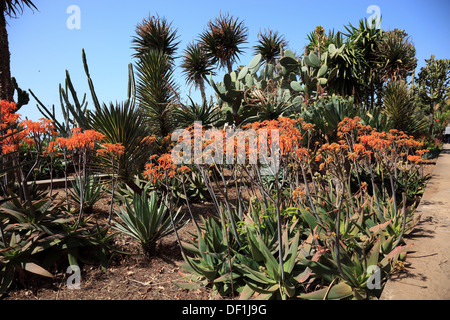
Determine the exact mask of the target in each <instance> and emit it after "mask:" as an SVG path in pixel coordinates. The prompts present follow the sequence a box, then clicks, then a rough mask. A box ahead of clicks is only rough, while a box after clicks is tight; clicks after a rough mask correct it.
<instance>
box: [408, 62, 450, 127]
mask: <svg viewBox="0 0 450 320" xmlns="http://www.w3.org/2000/svg"><path fill="white" fill-rule="evenodd" d="M425 62H426V63H427V64H426V66H425V67H422V68H421V69H420V72H419V74H418V77H417V78H416V85H417V88H416V90H417V95H418V98H419V101H420V102H421V103H422V104H424V105H426V106H428V114H429V115H430V126H429V133H430V134H433V125H434V121H433V120H434V113H435V110H436V106H437V105H438V104H441V103H444V101H445V100H447V99H449V98H450V60H449V59H435V56H434V55H432V56H431V57H430V59H425Z"/></svg>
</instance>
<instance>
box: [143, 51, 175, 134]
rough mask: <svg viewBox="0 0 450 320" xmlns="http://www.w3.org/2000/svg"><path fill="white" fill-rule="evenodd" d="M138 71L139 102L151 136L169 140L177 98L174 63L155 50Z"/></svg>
mask: <svg viewBox="0 0 450 320" xmlns="http://www.w3.org/2000/svg"><path fill="white" fill-rule="evenodd" d="M136 69H137V87H136V92H137V100H138V103H139V109H140V112H142V114H143V115H144V117H145V118H146V125H147V127H148V130H149V134H150V135H156V136H158V137H166V136H167V135H168V134H170V133H171V132H172V130H173V116H172V113H173V107H174V102H175V101H176V98H177V86H176V84H175V82H174V78H173V72H174V71H173V65H172V62H171V60H170V58H169V57H167V56H166V55H164V54H163V53H161V52H159V51H156V50H152V51H149V52H147V53H146V54H145V55H143V56H142V57H141V58H140V60H139V61H138V62H137V65H136Z"/></svg>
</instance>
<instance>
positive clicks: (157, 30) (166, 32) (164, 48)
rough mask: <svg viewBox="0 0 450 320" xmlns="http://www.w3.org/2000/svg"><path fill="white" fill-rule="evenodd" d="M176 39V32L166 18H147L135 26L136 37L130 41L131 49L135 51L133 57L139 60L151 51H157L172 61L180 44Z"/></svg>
mask: <svg viewBox="0 0 450 320" xmlns="http://www.w3.org/2000/svg"><path fill="white" fill-rule="evenodd" d="M177 39H178V36H177V30H176V29H173V28H172V23H170V22H168V21H167V20H166V18H164V17H159V16H156V17H155V16H149V17H148V18H145V19H143V20H142V22H141V23H139V24H138V25H137V26H136V35H135V36H134V37H133V40H132V43H133V46H132V49H134V50H135V51H136V52H135V53H134V54H133V56H134V57H135V58H140V57H142V56H143V55H145V54H146V53H148V52H149V51H151V50H157V51H161V52H162V53H163V54H164V55H166V56H168V57H170V58H171V59H174V58H175V53H176V50H177V46H178V45H179V43H180V42H177Z"/></svg>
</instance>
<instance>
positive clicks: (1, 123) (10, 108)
mask: <svg viewBox="0 0 450 320" xmlns="http://www.w3.org/2000/svg"><path fill="white" fill-rule="evenodd" d="M16 110H17V104H16V103H14V102H8V101H5V100H1V101H0V142H1V152H2V154H8V153H11V152H16V151H18V150H19V141H21V139H22V138H23V137H24V134H23V133H21V132H19V131H18V130H17V129H16V128H12V126H13V125H14V124H16V123H17V121H18V120H19V118H20V114H16V113H14V112H15V111H16Z"/></svg>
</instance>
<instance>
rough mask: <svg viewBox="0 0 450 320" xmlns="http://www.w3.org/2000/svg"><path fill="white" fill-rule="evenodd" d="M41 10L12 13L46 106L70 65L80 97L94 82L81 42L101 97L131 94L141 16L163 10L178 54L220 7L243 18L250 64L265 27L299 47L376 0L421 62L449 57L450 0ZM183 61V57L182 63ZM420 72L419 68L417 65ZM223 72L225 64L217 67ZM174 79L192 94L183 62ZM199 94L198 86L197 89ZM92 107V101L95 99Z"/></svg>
mask: <svg viewBox="0 0 450 320" xmlns="http://www.w3.org/2000/svg"><path fill="white" fill-rule="evenodd" d="M34 2H35V4H36V6H37V7H38V9H39V11H35V12H32V11H31V10H28V9H27V10H25V12H24V14H23V15H21V16H19V17H18V18H17V19H12V20H11V19H10V20H8V23H9V25H8V27H7V29H8V33H9V45H10V52H11V72H12V76H13V77H15V78H16V79H17V81H18V83H19V86H20V87H21V88H22V89H26V90H28V89H31V90H33V92H34V93H35V94H36V95H37V96H38V97H39V99H40V100H41V101H42V102H43V103H44V104H45V105H47V106H51V105H52V104H54V105H55V108H56V110H59V108H60V104H59V92H58V87H59V84H60V83H64V81H65V70H68V71H69V72H70V75H71V77H72V81H73V82H74V86H75V89H76V90H77V92H78V94H79V97H80V98H81V97H82V94H84V93H87V97H88V98H89V100H90V93H89V88H88V85H87V80H86V76H85V74H84V69H83V64H82V59H81V50H82V49H83V48H84V49H85V51H86V54H87V59H88V64H89V69H90V72H91V76H92V79H93V81H94V85H95V88H96V92H97V95H98V97H99V99H100V100H101V101H103V102H106V103H109V102H110V101H123V100H124V99H125V98H126V94H127V81H128V74H127V68H128V64H129V63H130V62H132V58H131V55H132V53H133V51H132V49H131V48H130V47H131V39H132V36H133V35H134V33H135V27H136V24H137V23H139V22H141V21H142V19H143V18H145V17H147V16H148V15H149V14H152V15H156V14H158V15H159V16H163V17H165V18H166V19H167V20H168V21H171V22H172V25H173V27H174V28H176V29H178V35H179V40H180V41H181V44H180V46H179V50H178V54H179V55H181V54H182V51H183V50H184V48H185V47H186V45H187V44H188V43H189V42H190V41H192V40H194V39H196V38H197V37H198V34H199V33H201V32H202V31H203V30H204V28H205V26H206V24H207V22H208V21H209V20H210V19H213V18H215V17H216V16H218V15H219V14H220V12H229V13H230V14H232V15H234V16H236V17H239V18H240V19H242V20H244V22H245V25H246V26H247V27H248V29H249V40H248V44H247V48H248V49H247V50H246V52H245V54H243V55H242V56H241V60H240V62H239V63H240V64H244V65H247V64H248V63H249V62H250V60H251V58H252V56H253V53H252V47H253V45H254V44H255V41H256V39H257V34H258V32H259V31H260V30H264V29H273V30H278V31H279V32H280V33H281V34H283V35H285V38H286V39H287V40H288V41H289V47H290V49H291V50H293V51H297V52H301V51H302V50H303V47H304V45H305V44H307V40H306V36H307V34H308V33H310V32H311V31H313V30H314V28H315V27H316V26H317V25H322V26H323V27H324V28H325V30H329V29H334V30H336V31H339V30H344V28H343V26H344V25H347V24H348V23H352V24H353V25H357V24H358V21H359V20H360V19H362V18H368V17H369V16H370V15H371V13H370V12H369V13H367V8H368V7H369V6H370V5H377V6H378V7H379V8H380V11H381V14H382V17H383V18H382V22H381V27H382V28H383V29H384V30H392V29H394V28H400V29H404V30H405V31H406V32H407V33H408V34H409V35H410V37H411V40H412V42H413V43H414V45H415V47H416V50H417V55H416V57H417V58H418V60H419V61H418V68H420V67H423V66H424V64H425V62H424V59H427V58H429V57H430V55H431V54H434V55H435V56H436V58H438V59H443V58H450V41H449V35H450V22H449V20H450V19H449V18H450V1H448V0H423V1H419V0H408V1H406V0H389V1H385V0H370V1H366V0H342V1H336V0H321V1H312V0H307V1H305V0H279V1H267V0H251V1H248V0H239V1H236V0H227V1H213V0H208V1H204V0H202V1H187V0H173V1H151V0H128V1H111V0H109V1H107V0H89V1H88V0H69V1H68V0H57V1H56V0H39V1H38V0H36V1H34ZM70 5H77V6H78V7H79V8H80V11H81V28H80V29H79V30H76V29H75V30H70V29H69V28H67V24H66V21H67V19H68V18H69V17H70V16H71V14H69V13H67V8H68V7H69V6H70ZM179 63H180V61H179V60H178V65H179ZM416 72H418V70H417V71H416ZM219 73H220V74H223V72H219ZM175 75H176V80H177V82H178V84H179V85H180V86H181V88H182V89H183V90H184V91H183V92H184V96H187V89H185V86H184V84H185V83H184V78H183V77H182V76H181V70H180V68H177V71H176V73H175ZM192 95H193V97H194V98H196V97H198V93H195V94H194V93H193V94H192ZM30 98H31V100H30V103H29V104H28V105H27V106H24V107H22V109H21V110H20V112H19V113H21V114H22V115H23V117H25V116H26V117H28V118H30V119H33V120H37V119H39V118H40V117H41V114H40V113H39V111H38V110H37V108H36V102H35V100H34V99H33V98H32V97H31V96H30ZM89 106H91V107H92V104H91V103H89Z"/></svg>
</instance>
